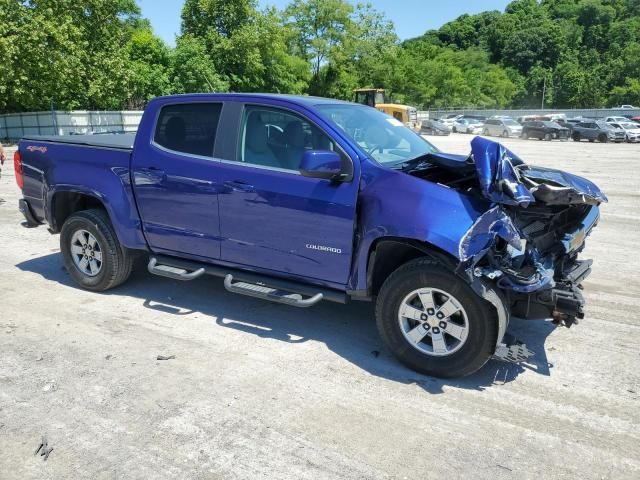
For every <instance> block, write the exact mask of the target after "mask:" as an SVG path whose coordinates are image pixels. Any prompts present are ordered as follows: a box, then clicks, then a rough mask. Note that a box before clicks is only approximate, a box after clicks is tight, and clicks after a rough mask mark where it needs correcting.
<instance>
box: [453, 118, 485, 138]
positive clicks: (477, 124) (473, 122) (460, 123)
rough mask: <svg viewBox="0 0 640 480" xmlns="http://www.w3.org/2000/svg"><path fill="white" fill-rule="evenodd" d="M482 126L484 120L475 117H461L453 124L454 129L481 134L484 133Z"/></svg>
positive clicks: (455, 130)
mask: <svg viewBox="0 0 640 480" xmlns="http://www.w3.org/2000/svg"><path fill="white" fill-rule="evenodd" d="M482 126H483V123H482V121H480V120H477V119H475V118H460V119H458V120H456V122H455V123H454V124H453V131H454V132H458V133H472V134H474V135H480V134H481V133H482Z"/></svg>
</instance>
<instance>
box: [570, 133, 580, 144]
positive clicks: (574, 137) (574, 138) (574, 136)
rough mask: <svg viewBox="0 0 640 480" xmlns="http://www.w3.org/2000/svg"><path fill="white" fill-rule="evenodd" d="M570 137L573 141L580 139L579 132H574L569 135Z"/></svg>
mask: <svg viewBox="0 0 640 480" xmlns="http://www.w3.org/2000/svg"><path fill="white" fill-rule="evenodd" d="M571 138H572V139H573V141H574V142H579V141H580V140H582V138H580V134H579V133H574V134H573V135H571Z"/></svg>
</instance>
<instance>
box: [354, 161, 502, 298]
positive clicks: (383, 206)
mask: <svg viewBox="0 0 640 480" xmlns="http://www.w3.org/2000/svg"><path fill="white" fill-rule="evenodd" d="M362 178H363V180H362V183H361V188H360V194H359V198H358V204H359V211H358V232H359V236H358V238H357V245H356V249H355V256H354V268H353V269H352V276H351V279H350V287H351V288H352V289H354V290H365V289H366V288H367V284H366V278H367V275H366V272H367V262H368V258H369V252H370V249H371V247H372V245H373V244H374V242H376V241H377V240H378V239H380V238H384V237H396V238H404V239H408V240H416V241H419V242H425V243H427V244H430V245H433V246H435V247H437V248H438V249H440V250H443V251H445V252H447V253H448V254H450V255H451V256H452V257H455V258H459V245H460V240H461V239H462V238H463V237H464V235H465V233H466V232H467V231H468V230H469V229H470V228H471V226H472V225H473V224H474V222H475V221H476V220H477V219H478V217H480V216H481V215H482V214H483V213H484V212H486V211H487V210H488V209H489V207H490V204H489V202H487V201H484V200H483V199H477V198H472V197H470V196H467V195H464V194H462V193H460V192H458V191H456V190H454V189H451V188H447V187H445V186H442V185H438V184H435V183H431V182H427V181H424V180H422V179H419V178H416V177H413V176H411V175H407V174H405V173H402V172H399V171H394V170H388V169H385V168H382V167H378V166H375V165H371V164H368V165H366V166H365V165H363V175H362Z"/></svg>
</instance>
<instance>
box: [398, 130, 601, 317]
mask: <svg viewBox="0 0 640 480" xmlns="http://www.w3.org/2000/svg"><path fill="white" fill-rule="evenodd" d="M471 144H472V154H471V156H470V157H467V158H464V157H456V156H452V155H444V154H432V155H431V157H430V158H429V159H427V161H426V162H425V163H424V164H422V165H420V166H416V168H415V169H414V170H412V171H411V172H408V173H411V174H412V175H417V176H420V177H422V178H425V179H429V180H431V181H437V182H438V183H441V184H444V185H447V186H450V187H452V188H456V189H458V190H459V191H462V192H464V193H467V194H471V195H476V196H481V197H483V198H485V199H486V200H488V201H489V202H491V207H490V208H489V209H488V210H487V211H486V212H485V213H484V214H483V215H481V216H480V217H479V218H478V219H477V220H476V221H475V223H474V224H473V225H472V227H471V228H470V229H469V230H468V231H467V232H466V234H465V235H464V236H463V237H462V239H461V240H460V243H459V252H458V256H459V259H460V265H459V269H458V272H459V273H460V274H462V275H465V276H466V277H467V279H468V281H469V282H470V283H473V281H474V279H482V278H485V279H489V280H491V281H492V282H494V283H495V285H496V286H497V287H498V288H499V289H500V290H501V291H502V292H503V293H504V294H505V296H506V297H507V299H508V302H509V305H510V307H511V315H513V316H517V317H521V318H530V319H545V318H553V319H554V320H555V321H556V322H558V323H563V324H565V325H567V326H571V325H572V324H573V323H574V322H575V321H576V319H580V318H583V317H584V312H583V307H584V298H583V296H582V294H581V291H580V290H581V282H582V281H583V280H584V279H585V278H586V277H587V275H589V273H590V271H591V264H592V261H591V260H578V254H579V253H580V252H581V251H582V250H583V249H584V244H585V243H584V242H585V238H586V237H587V236H588V235H589V234H590V233H591V230H592V229H593V227H595V225H596V224H597V222H598V219H599V208H598V205H600V203H602V202H606V201H607V198H606V196H605V195H604V194H603V193H602V192H601V191H600V190H599V189H598V187H597V186H596V185H594V184H593V183H592V182H590V181H588V180H586V179H584V178H582V177H578V176H575V175H571V174H569V173H565V172H562V171H558V170H553V169H547V168H541V167H534V166H529V165H526V164H525V163H524V162H523V161H522V160H520V159H519V158H518V157H517V156H516V155H514V154H513V153H512V152H510V151H509V150H507V149H506V148H505V147H504V146H502V145H501V144H499V143H496V142H493V141H490V140H487V139H485V138H481V137H477V138H475V139H474V140H473V141H472V142H471Z"/></svg>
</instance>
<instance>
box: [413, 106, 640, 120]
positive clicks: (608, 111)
mask: <svg viewBox="0 0 640 480" xmlns="http://www.w3.org/2000/svg"><path fill="white" fill-rule="evenodd" d="M553 113H563V114H565V115H566V117H567V118H576V117H586V118H605V117H620V116H625V117H626V116H631V117H636V116H640V108H637V109H622V108H602V109H596V108H591V109H588V108H585V109H544V110H541V109H534V108H532V109H519V110H507V109H503V110H499V109H477V108H473V107H470V108H442V109H432V110H429V111H426V110H425V111H421V112H418V116H419V117H421V118H423V119H425V118H442V117H446V116H447V115H483V116H485V117H487V118H488V117H492V116H494V115H504V116H509V117H512V118H518V117H524V116H526V115H540V116H544V115H550V114H553Z"/></svg>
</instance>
